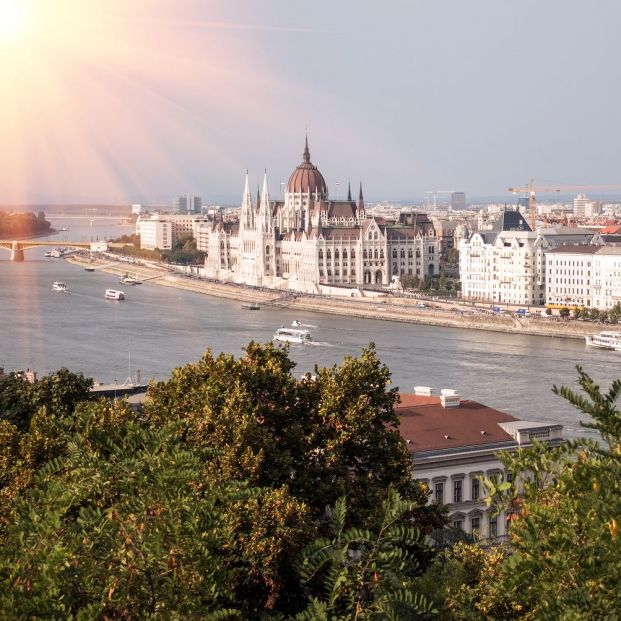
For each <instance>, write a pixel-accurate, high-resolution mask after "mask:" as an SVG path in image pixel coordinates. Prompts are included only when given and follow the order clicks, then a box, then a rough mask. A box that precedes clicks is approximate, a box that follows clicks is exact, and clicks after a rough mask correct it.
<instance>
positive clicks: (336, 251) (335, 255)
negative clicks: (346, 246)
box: [334, 248, 339, 259]
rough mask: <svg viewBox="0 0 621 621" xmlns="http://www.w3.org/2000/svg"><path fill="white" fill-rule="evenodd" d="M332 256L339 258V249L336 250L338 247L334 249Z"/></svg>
mask: <svg viewBox="0 0 621 621" xmlns="http://www.w3.org/2000/svg"><path fill="white" fill-rule="evenodd" d="M334 258H335V259H338V258H339V250H338V248H337V249H336V250H335V251H334Z"/></svg>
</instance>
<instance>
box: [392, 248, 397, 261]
mask: <svg viewBox="0 0 621 621" xmlns="http://www.w3.org/2000/svg"><path fill="white" fill-rule="evenodd" d="M392 258H393V259H396V258H397V249H396V248H395V249H394V250H393V251H392Z"/></svg>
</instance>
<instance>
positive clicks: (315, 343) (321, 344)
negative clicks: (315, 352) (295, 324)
mask: <svg viewBox="0 0 621 621" xmlns="http://www.w3.org/2000/svg"><path fill="white" fill-rule="evenodd" d="M306 345H308V346H309V347H334V345H333V344H332V343H327V342H325V341H311V342H310V343H306Z"/></svg>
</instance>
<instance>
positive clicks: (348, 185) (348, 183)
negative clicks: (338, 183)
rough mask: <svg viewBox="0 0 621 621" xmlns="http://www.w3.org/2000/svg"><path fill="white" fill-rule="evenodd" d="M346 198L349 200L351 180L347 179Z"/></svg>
mask: <svg viewBox="0 0 621 621" xmlns="http://www.w3.org/2000/svg"><path fill="white" fill-rule="evenodd" d="M347 200H348V201H351V181H349V180H348V181H347Z"/></svg>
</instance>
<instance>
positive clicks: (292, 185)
mask: <svg viewBox="0 0 621 621" xmlns="http://www.w3.org/2000/svg"><path fill="white" fill-rule="evenodd" d="M303 157H304V160H303V162H302V163H301V164H300V165H299V166H298V167H297V168H296V169H295V170H294V171H293V172H292V173H291V176H290V177H289V183H288V184H287V192H291V193H295V194H300V193H301V194H307V193H308V192H310V193H311V194H312V193H314V192H315V190H317V192H318V193H319V196H321V197H325V196H327V194H328V188H327V187H326V181H325V179H324V178H323V175H322V174H321V173H320V172H319V170H317V166H314V165H313V164H312V163H311V161H310V151H309V150H308V138H307V139H306V142H305V144H304V156H303Z"/></svg>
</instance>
